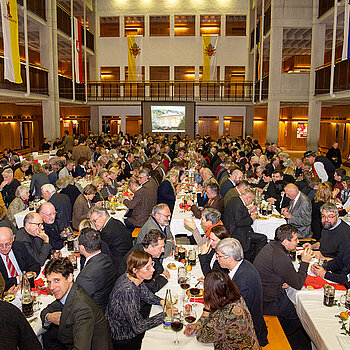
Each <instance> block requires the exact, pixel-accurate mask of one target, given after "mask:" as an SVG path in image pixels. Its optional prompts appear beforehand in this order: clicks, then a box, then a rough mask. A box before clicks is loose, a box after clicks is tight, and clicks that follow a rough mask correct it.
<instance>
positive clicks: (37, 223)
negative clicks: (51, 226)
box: [28, 222, 44, 226]
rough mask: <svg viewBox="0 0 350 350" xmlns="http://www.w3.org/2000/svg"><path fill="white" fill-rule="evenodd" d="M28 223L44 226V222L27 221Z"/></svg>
mask: <svg viewBox="0 0 350 350" xmlns="http://www.w3.org/2000/svg"><path fill="white" fill-rule="evenodd" d="M28 224H32V225H37V226H44V224H43V223H42V222H28Z"/></svg>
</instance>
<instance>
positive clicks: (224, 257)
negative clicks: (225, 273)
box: [216, 238, 268, 346]
mask: <svg viewBox="0 0 350 350" xmlns="http://www.w3.org/2000/svg"><path fill="white" fill-rule="evenodd" d="M216 259H217V260H218V262H219V264H220V266H221V267H222V268H224V269H228V270H229V271H230V272H229V276H230V278H231V279H232V281H233V282H234V283H235V284H236V286H237V288H238V289H239V291H240V292H241V294H242V297H243V299H244V301H245V303H246V304H247V307H248V309H249V312H250V314H251V315H252V319H253V323H254V327H255V332H256V335H257V337H258V340H259V344H260V346H265V345H266V344H267V343H268V341H267V328H266V324H265V320H264V316H263V302H262V301H263V296H262V284H261V279H260V276H259V273H258V271H257V270H256V268H255V267H254V265H253V264H252V263H250V262H249V261H248V260H245V259H244V254H243V249H242V246H241V243H239V241H238V240H237V239H235V238H224V239H223V240H221V241H220V242H219V243H218V245H217V246H216Z"/></svg>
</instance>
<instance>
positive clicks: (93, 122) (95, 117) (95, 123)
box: [90, 106, 102, 135]
mask: <svg viewBox="0 0 350 350" xmlns="http://www.w3.org/2000/svg"><path fill="white" fill-rule="evenodd" d="M90 128H91V132H92V133H93V134H95V135H100V134H101V132H102V115H100V108H99V107H98V106H91V107H90Z"/></svg>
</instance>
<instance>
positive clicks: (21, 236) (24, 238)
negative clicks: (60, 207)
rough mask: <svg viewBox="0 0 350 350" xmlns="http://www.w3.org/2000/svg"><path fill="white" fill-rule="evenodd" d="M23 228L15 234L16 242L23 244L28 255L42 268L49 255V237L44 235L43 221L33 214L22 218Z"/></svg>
mask: <svg viewBox="0 0 350 350" xmlns="http://www.w3.org/2000/svg"><path fill="white" fill-rule="evenodd" d="M23 224H24V227H22V228H21V229H19V230H18V231H17V233H16V240H17V241H20V242H23V243H24V244H25V246H26V248H27V250H28V252H29V254H30V255H31V256H32V257H33V258H34V259H35V260H36V261H37V262H38V263H39V264H40V266H43V265H44V263H45V261H46V259H47V258H48V257H49V255H50V253H51V249H52V247H51V245H50V243H49V236H48V235H47V234H46V233H45V231H44V230H43V229H44V225H43V219H42V217H41V216H40V215H39V214H38V213H35V212H32V213H28V214H27V215H26V216H25V217H24V221H23Z"/></svg>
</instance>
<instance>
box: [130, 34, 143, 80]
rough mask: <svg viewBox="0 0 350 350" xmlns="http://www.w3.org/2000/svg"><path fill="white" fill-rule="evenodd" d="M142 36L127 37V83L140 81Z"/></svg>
mask: <svg viewBox="0 0 350 350" xmlns="http://www.w3.org/2000/svg"><path fill="white" fill-rule="evenodd" d="M142 38H143V36H142V35H128V42H127V44H128V81H129V82H135V81H141V80H142V67H141V44H142Z"/></svg>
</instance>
